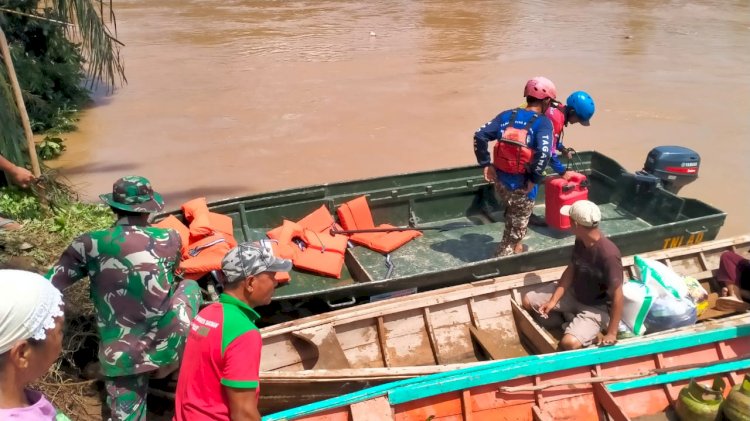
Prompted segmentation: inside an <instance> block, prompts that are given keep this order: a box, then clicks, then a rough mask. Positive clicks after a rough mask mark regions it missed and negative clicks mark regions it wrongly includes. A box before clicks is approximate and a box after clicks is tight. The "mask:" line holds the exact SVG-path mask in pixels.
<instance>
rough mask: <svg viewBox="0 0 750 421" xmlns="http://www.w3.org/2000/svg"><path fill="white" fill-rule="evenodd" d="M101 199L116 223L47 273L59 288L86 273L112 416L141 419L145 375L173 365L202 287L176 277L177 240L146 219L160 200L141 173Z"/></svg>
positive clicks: (84, 239) (78, 242)
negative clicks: (176, 280) (178, 280)
mask: <svg viewBox="0 0 750 421" xmlns="http://www.w3.org/2000/svg"><path fill="white" fill-rule="evenodd" d="M100 198H101V199H102V200H103V201H104V202H105V203H107V204H108V205H109V206H110V207H111V208H112V210H113V211H114V212H115V213H116V214H117V218H118V219H117V222H116V223H115V225H114V226H113V227H112V228H109V229H106V230H102V231H93V232H89V233H86V234H83V235H81V236H79V237H78V238H76V239H75V240H74V241H73V243H72V244H71V245H70V246H69V247H68V248H67V249H66V250H65V251H64V252H63V254H62V256H61V257H60V260H59V261H58V262H57V264H55V266H54V267H52V269H50V271H49V273H48V274H47V277H48V278H49V279H50V280H51V281H52V283H53V284H54V285H55V286H56V287H57V288H59V289H61V290H62V289H64V288H66V287H68V286H70V285H71V284H73V283H74V282H76V281H78V280H80V279H82V278H84V277H86V276H88V277H89V279H90V280H91V298H92V300H93V302H94V307H95V308H96V319H97V328H98V331H99V337H100V340H101V343H100V345H99V362H100V364H101V369H102V373H103V375H104V377H105V386H106V389H107V406H108V407H109V409H110V413H111V419H112V420H144V419H146V394H147V391H148V379H149V378H150V377H163V376H165V375H167V374H169V373H170V372H171V371H173V370H174V369H176V368H177V366H178V364H179V360H180V356H181V354H182V350H183V348H184V346H185V341H186V337H187V333H188V330H189V328H190V322H191V320H192V319H193V317H194V316H195V314H196V313H197V311H198V308H199V305H200V302H201V292H200V288H199V287H198V284H197V283H196V282H195V281H191V280H182V281H180V282H175V278H174V272H175V269H176V267H177V264H178V263H179V261H180V244H181V242H180V237H179V234H178V233H177V232H176V231H174V230H172V229H164V228H157V227H152V226H150V225H149V224H148V216H149V214H150V213H151V212H155V211H159V210H161V209H162V207H163V204H164V202H163V200H162V198H161V196H160V195H159V194H158V193H156V192H154V191H153V189H152V188H151V184H150V183H149V181H148V180H147V179H146V178H144V177H136V176H128V177H123V178H121V179H119V180H117V181H116V182H115V183H114V186H113V189H112V193H111V194H103V195H101V196H100Z"/></svg>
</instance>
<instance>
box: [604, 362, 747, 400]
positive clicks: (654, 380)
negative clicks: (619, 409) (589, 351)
mask: <svg viewBox="0 0 750 421" xmlns="http://www.w3.org/2000/svg"><path fill="white" fill-rule="evenodd" d="M747 369H750V359H743V360H740V361H732V362H727V363H724V362H719V363H717V364H715V365H712V366H709V367H703V368H695V369H692V370H685V371H679V372H676V373H666V374H659V375H656V376H652V377H646V378H643V379H635V380H627V381H623V382H618V383H612V384H608V385H607V389H608V390H609V391H610V392H622V391H626V390H631V389H638V388H642V387H646V386H654V385H662V384H667V383H673V382H677V381H682V380H690V379H693V378H701V377H706V376H713V375H715V374H719V373H723V372H727V371H730V372H731V371H739V370H747Z"/></svg>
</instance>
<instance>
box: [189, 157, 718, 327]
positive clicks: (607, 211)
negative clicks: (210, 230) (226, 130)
mask: <svg viewBox="0 0 750 421" xmlns="http://www.w3.org/2000/svg"><path fill="white" fill-rule="evenodd" d="M579 155H580V158H581V159H582V162H583V164H582V165H583V168H584V169H583V172H584V173H586V174H587V175H588V177H589V181H590V192H589V193H590V194H589V199H591V200H592V201H594V202H596V203H597V204H599V205H600V207H601V208H602V211H603V215H604V216H603V221H602V228H603V230H604V231H605V232H606V233H607V234H608V235H609V236H610V238H612V240H613V241H614V242H615V243H616V244H617V245H618V246H619V247H620V249H621V251H622V252H623V254H633V253H639V252H644V251H649V250H654V249H662V248H670V247H677V246H681V245H689V244H695V243H700V242H702V241H708V240H712V239H714V238H715V237H716V236H717V234H718V232H719V229H720V227H721V226H722V225H723V223H724V220H725V218H726V215H725V214H724V213H723V212H722V211H720V210H718V209H716V208H714V207H712V206H710V205H707V204H705V203H703V202H701V201H698V200H695V199H686V198H681V197H678V196H675V195H673V194H672V193H670V192H668V191H665V190H662V189H658V188H657V189H651V190H647V191H646V190H641V189H640V187H639V185H638V184H637V183H636V182H635V181H634V179H633V178H632V177H628V176H627V172H626V171H625V169H624V168H623V167H621V166H620V165H619V164H617V162H615V161H614V160H612V159H610V158H608V157H606V156H604V155H602V154H600V153H598V152H582V153H580V154H579ZM543 190H544V189H543V186H542V187H541V191H540V194H539V195H538V203H537V206H536V208H535V213H537V214H539V215H543V214H544V205H543V197H544V191H543ZM361 195H366V196H367V198H368V202H369V205H370V208H371V210H372V214H373V218H374V220H375V222H376V223H390V224H393V225H397V226H406V225H409V224H416V225H421V226H442V225H444V224H449V223H452V222H461V223H463V225H464V227H463V228H458V229H452V230H448V231H439V230H433V231H425V232H424V235H423V236H421V237H419V238H417V239H415V240H413V241H411V242H409V243H407V244H406V245H404V246H403V247H401V248H399V249H398V250H396V251H394V252H392V253H391V254H390V258H391V262H392V263H393V264H394V265H395V268H394V269H393V271H392V272H391V273H390V275H389V269H388V267H387V266H386V264H385V259H384V256H383V255H381V254H379V253H376V252H374V251H372V250H369V249H366V248H364V247H353V248H350V249H348V250H347V251H346V255H345V266H344V268H343V270H342V273H341V277H340V278H338V279H336V278H331V277H326V276H318V275H315V274H313V273H309V272H303V271H297V270H295V271H293V272H292V280H291V282H289V283H288V285H286V286H283V287H282V288H279V289H278V290H277V292H276V294H275V295H274V298H273V300H274V304H273V305H272V306H266V308H261V309H260V312H261V314H263V315H264V316H268V315H272V314H275V313H279V312H284V313H287V314H292V313H293V312H292V311H291V310H294V309H298V308H305V309H307V310H308V312H310V311H311V312H313V313H317V312H320V311H326V310H330V309H331V308H333V307H338V306H345V305H353V304H356V303H362V302H366V301H369V300H370V299H371V298H372V297H373V296H378V295H381V294H389V293H394V292H398V291H404V290H414V289H416V290H419V291H424V290H429V289H434V288H438V287H444V286H450V285H457V284H462V283H467V282H471V281H476V280H482V279H488V278H493V277H497V276H503V275H507V274H513V273H519V272H527V271H532V270H537V269H541V268H546V267H554V266H558V265H561V264H564V263H565V262H566V261H567V259H568V258H569V255H570V251H571V248H572V245H573V237H572V236H571V235H570V234H569V233H568V232H561V231H556V230H553V229H551V228H548V227H536V226H535V227H531V229H530V230H529V234H528V237H527V238H526V239H525V243H526V244H527V245H528V247H529V250H528V252H526V253H523V254H522V255H515V256H507V257H501V258H496V257H494V251H495V248H496V247H497V244H498V241H499V240H500V238H501V236H502V231H503V227H504V215H503V213H504V209H503V206H502V205H501V204H500V203H499V201H498V198H497V196H496V194H495V191H494V188H493V186H492V185H491V184H489V183H487V182H486V181H485V180H484V178H483V176H482V173H481V171H480V170H479V169H478V168H477V167H462V168H452V169H444V170H437V171H426V172H420V173H412V174H403V175H395V176H390V177H379V178H373V179H367V180H356V181H350V182H341V183H331V184H324V185H316V186H308V187H303V188H296V189H289V190H284V191H277V192H271V193H264V194H257V195H252V196H246V197H242V198H234V199H227V200H223V201H218V202H214V203H211V204H209V208H210V209H211V210H212V211H214V212H218V213H222V214H225V215H228V216H230V217H231V218H232V221H233V229H234V236H235V238H236V239H237V240H238V241H251V240H258V239H261V238H265V237H266V233H267V232H268V231H269V230H270V229H272V228H275V227H277V226H279V225H281V223H282V221H283V220H284V219H289V220H292V221H297V220H299V219H300V218H302V217H304V216H305V215H307V214H308V213H310V212H312V211H314V210H316V209H318V208H320V206H321V205H323V206H326V207H327V208H328V209H329V211H330V212H331V214H332V215H335V214H336V209H337V208H338V207H339V206H340V205H341V204H343V203H345V202H347V201H349V200H351V199H353V198H355V197H358V196H361ZM176 214H177V213H176ZM459 225H460V224H459ZM466 225H468V226H466ZM298 315H299V314H297V313H295V314H292V317H294V316H298ZM277 321H278V320H270V321H269V320H266V322H268V323H274V322H277Z"/></svg>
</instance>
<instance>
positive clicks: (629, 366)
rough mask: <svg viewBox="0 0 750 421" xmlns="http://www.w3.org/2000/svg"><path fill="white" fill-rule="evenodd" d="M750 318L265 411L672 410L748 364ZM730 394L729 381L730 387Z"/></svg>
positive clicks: (445, 415) (574, 414) (400, 414)
mask: <svg viewBox="0 0 750 421" xmlns="http://www.w3.org/2000/svg"><path fill="white" fill-rule="evenodd" d="M749 335H750V325H747V324H744V325H741V326H731V327H724V328H721V329H717V330H714V331H708V332H701V333H698V334H688V335H681V336H677V337H662V338H658V339H655V340H652V341H648V342H647V343H643V344H641V343H631V344H626V345H622V346H620V347H604V348H594V349H584V350H579V351H570V352H562V353H556V354H550V355H544V356H530V357H522V358H516V359H510V360H506V361H500V362H497V363H490V364H485V365H482V366H477V367H470V368H464V369H461V370H456V371H453V372H449V373H441V374H436V375H432V376H426V377H421V378H415V379H409V380H404V381H399V382H394V383H389V384H385V385H381V386H377V387H374V388H370V389H366V390H361V391H357V392H355V393H352V394H349V395H344V396H340V397H337V398H334V399H329V400H327V401H322V402H316V403H313V404H310V405H306V406H303V407H299V408H295V409H292V410H288V411H283V412H280V413H276V414H271V415H268V416H266V417H264V420H267V421H274V420H290V421H291V420H309V421H312V420H339V419H340V420H352V421H359V420H399V421H411V420H420V421H422V420H428V419H429V420H453V419H463V420H466V419H470V420H500V419H512V420H528V421H532V420H582V421H586V420H601V419H607V418H606V417H607V416H610V417H612V418H613V419H618V420H628V419H634V418H637V417H645V416H658V415H664V414H665V413H666V412H669V411H670V406H671V405H672V404H673V402H674V401H675V400H676V399H677V397H678V394H679V391H680V389H681V388H682V387H683V386H685V385H687V384H688V383H689V381H690V380H691V379H695V380H697V381H699V382H701V383H704V384H705V383H708V382H712V381H713V379H714V378H715V377H717V376H719V377H722V378H723V379H724V381H725V382H726V384H727V386H728V388H729V387H731V386H733V385H735V384H738V383H739V382H741V381H742V376H743V374H744V373H747V372H750V340H748V339H749ZM725 394H728V390H726V391H725Z"/></svg>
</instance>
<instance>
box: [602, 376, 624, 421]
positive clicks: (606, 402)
mask: <svg viewBox="0 0 750 421" xmlns="http://www.w3.org/2000/svg"><path fill="white" fill-rule="evenodd" d="M593 387H594V395H595V396H596V398H597V401H598V402H599V405H601V406H602V407H603V408H604V410H605V411H606V412H607V415H608V416H610V417H611V418H610V419H611V420H612V421H630V417H628V416H627V415H626V414H625V411H623V409H622V407H621V406H620V405H618V404H617V401H615V397H614V396H612V393H610V391H609V390H607V388H606V387H604V386H603V385H602V384H601V383H595V384H594V385H593Z"/></svg>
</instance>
